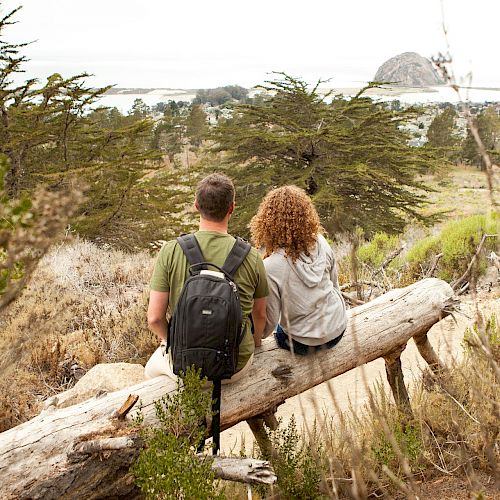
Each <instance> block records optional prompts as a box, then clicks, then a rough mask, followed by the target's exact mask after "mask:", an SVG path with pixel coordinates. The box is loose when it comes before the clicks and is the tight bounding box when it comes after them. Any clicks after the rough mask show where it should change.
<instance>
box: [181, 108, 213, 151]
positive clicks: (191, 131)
mask: <svg viewBox="0 0 500 500" xmlns="http://www.w3.org/2000/svg"><path fill="white" fill-rule="evenodd" d="M207 129H208V126H207V115H206V113H205V112H204V111H203V109H201V106H200V105H199V104H193V105H192V106H191V111H190V113H189V115H188V116H187V118H186V134H187V136H188V137H189V140H190V142H191V145H193V146H195V147H198V146H200V145H201V141H202V140H203V139H204V137H205V135H206V133H207Z"/></svg>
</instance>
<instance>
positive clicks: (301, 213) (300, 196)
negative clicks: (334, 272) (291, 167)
mask: <svg viewBox="0 0 500 500" xmlns="http://www.w3.org/2000/svg"><path fill="white" fill-rule="evenodd" d="M250 231H251V234H252V239H253V241H254V242H255V245H256V246H257V247H264V249H265V252H266V256H269V255H271V254H272V253H273V252H275V251H276V250H278V249H280V248H282V249H283V250H284V251H285V254H286V255H287V257H290V258H291V259H292V260H293V261H295V260H297V259H298V258H299V256H300V254H301V253H304V254H305V255H309V252H310V251H311V250H312V249H313V248H314V246H315V245H316V241H317V238H318V234H319V233H322V232H323V228H322V227H321V223H320V221H319V215H318V212H317V210H316V208H315V206H314V205H313V202H312V200H311V198H309V196H307V194H306V193H305V191H304V190H303V189H300V188H298V187H297V186H283V187H280V188H276V189H273V190H272V191H269V193H267V195H266V196H265V197H264V199H263V200H262V202H261V204H260V206H259V208H258V210H257V214H256V215H255V216H254V217H253V218H252V221H251V222H250Z"/></svg>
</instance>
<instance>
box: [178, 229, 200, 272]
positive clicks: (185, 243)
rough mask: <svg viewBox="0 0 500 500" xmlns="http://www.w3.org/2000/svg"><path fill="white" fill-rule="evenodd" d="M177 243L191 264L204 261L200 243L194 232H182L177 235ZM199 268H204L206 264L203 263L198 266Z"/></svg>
mask: <svg viewBox="0 0 500 500" xmlns="http://www.w3.org/2000/svg"><path fill="white" fill-rule="evenodd" d="M177 243H179V245H180V247H181V249H182V251H183V252H184V255H185V256H186V259H187V260H188V262H189V264H190V265H191V266H196V265H197V264H201V263H202V262H204V261H205V258H204V257H203V253H202V251H201V248H200V245H199V244H198V240H197V239H196V237H195V235H194V234H183V235H182V236H179V237H178V238H177ZM200 268H201V269H206V268H207V266H206V265H203V266H200Z"/></svg>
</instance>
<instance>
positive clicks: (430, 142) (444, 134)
mask: <svg viewBox="0 0 500 500" xmlns="http://www.w3.org/2000/svg"><path fill="white" fill-rule="evenodd" d="M456 118H457V112H456V111H455V109H454V108H453V107H451V106H447V107H446V108H445V109H444V111H442V112H441V113H439V114H437V115H436V116H435V117H434V119H433V120H432V123H431V124H430V126H429V130H428V131H427V146H428V147H431V148H437V149H439V152H440V153H441V154H442V155H443V156H444V157H445V158H448V159H454V158H455V157H456V147H457V146H458V145H459V144H460V138H459V137H458V136H457V134H456V129H455V120H456Z"/></svg>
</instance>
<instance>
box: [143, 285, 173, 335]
mask: <svg viewBox="0 0 500 500" xmlns="http://www.w3.org/2000/svg"><path fill="white" fill-rule="evenodd" d="M168 298H169V293H168V292H156V291H154V290H151V294H150V296H149V307H148V325H149V329H150V330H151V331H152V332H153V333H155V334H156V336H157V337H158V338H159V339H160V340H163V341H166V340H167V335H168V328H167V318H166V316H167V308H168Z"/></svg>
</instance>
